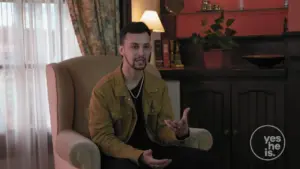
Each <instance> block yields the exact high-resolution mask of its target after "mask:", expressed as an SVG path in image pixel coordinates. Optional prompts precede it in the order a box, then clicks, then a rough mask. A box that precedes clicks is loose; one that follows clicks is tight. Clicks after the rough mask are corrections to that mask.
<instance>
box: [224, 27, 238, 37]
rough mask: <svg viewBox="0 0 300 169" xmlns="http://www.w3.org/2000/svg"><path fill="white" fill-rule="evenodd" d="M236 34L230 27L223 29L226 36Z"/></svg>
mask: <svg viewBox="0 0 300 169" xmlns="http://www.w3.org/2000/svg"><path fill="white" fill-rule="evenodd" d="M235 34H236V31H235V30H233V29H230V28H226V29H225V35H226V36H234V35H235Z"/></svg>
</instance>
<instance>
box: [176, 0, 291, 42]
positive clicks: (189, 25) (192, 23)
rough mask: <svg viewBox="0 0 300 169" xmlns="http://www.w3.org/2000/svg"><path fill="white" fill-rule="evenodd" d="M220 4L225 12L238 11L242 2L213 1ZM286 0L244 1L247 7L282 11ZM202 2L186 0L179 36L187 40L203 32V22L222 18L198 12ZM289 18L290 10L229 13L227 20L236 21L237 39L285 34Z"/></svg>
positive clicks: (179, 17) (213, 14)
mask: <svg viewBox="0 0 300 169" xmlns="http://www.w3.org/2000/svg"><path fill="white" fill-rule="evenodd" d="M211 2H212V3H217V4H220V5H221V7H223V9H225V10H237V9H238V8H239V0H212V1H211ZM283 3H284V0H259V1H258V0H244V4H245V8H248V9H261V8H282V7H283ZM201 4H202V1H201V0H185V8H184V9H183V11H182V14H179V15H178V16H177V23H176V24H177V25H176V27H177V30H176V32H177V33H176V34H177V37H179V38H182V37H188V36H191V34H192V33H193V32H200V31H201V20H202V19H204V18H207V19H208V20H209V23H212V21H213V20H214V19H215V18H217V17H218V16H219V13H216V12H209V13H195V12H197V11H199V10H200V9H201ZM287 16H288V9H274V10H269V11H266V10H252V11H228V12H225V18H235V19H236V21H235V23H234V24H233V25H232V28H234V29H236V30H237V35H238V36H248V35H274V34H281V33H282V31H283V24H284V18H285V17H287Z"/></svg>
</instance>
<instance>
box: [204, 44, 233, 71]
mask: <svg viewBox="0 0 300 169" xmlns="http://www.w3.org/2000/svg"><path fill="white" fill-rule="evenodd" d="M231 65H232V63H231V55H230V51H227V50H221V49H212V50H209V51H205V52H204V67H205V68H206V69H221V68H229V67H230V66H231Z"/></svg>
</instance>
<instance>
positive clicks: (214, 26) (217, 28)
mask: <svg viewBox="0 0 300 169" xmlns="http://www.w3.org/2000/svg"><path fill="white" fill-rule="evenodd" d="M210 28H211V29H212V30H213V31H215V32H216V31H218V30H221V29H223V26H222V25H220V24H212V25H211V26H210Z"/></svg>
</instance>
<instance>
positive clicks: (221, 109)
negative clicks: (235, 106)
mask: <svg viewBox="0 0 300 169" xmlns="http://www.w3.org/2000/svg"><path fill="white" fill-rule="evenodd" d="M181 88H182V89H183V90H182V93H181V100H182V102H181V104H182V105H181V107H182V108H186V107H190V108H191V111H190V113H189V124H190V126H191V127H195V128H205V129H208V130H209V131H210V132H211V133H212V134H213V137H214V146H213V148H212V150H211V151H213V152H214V154H215V155H216V156H218V157H217V158H218V159H219V160H220V162H218V163H217V164H218V165H219V166H218V168H224V169H230V156H228V152H230V149H231V148H230V142H231V141H230V140H231V138H230V137H229V130H230V126H231V124H230V121H231V120H230V85H229V83H225V82H201V83H200V82H199V83H197V82H195V83H183V84H181Z"/></svg>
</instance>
